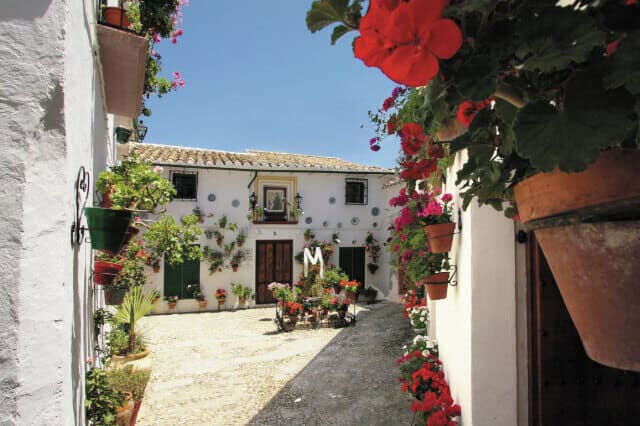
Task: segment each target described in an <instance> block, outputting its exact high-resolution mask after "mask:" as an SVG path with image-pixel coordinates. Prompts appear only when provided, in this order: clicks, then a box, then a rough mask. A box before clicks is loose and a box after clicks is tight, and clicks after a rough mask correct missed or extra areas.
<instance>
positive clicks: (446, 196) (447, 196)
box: [440, 193, 453, 203]
mask: <svg viewBox="0 0 640 426" xmlns="http://www.w3.org/2000/svg"><path fill="white" fill-rule="evenodd" d="M440 199H441V200H442V202H444V203H448V202H449V201H451V200H453V196H452V195H451V194H449V193H446V194H443V195H442V197H441V198H440Z"/></svg>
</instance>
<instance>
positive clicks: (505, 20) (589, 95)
mask: <svg viewBox="0 0 640 426" xmlns="http://www.w3.org/2000/svg"><path fill="white" fill-rule="evenodd" d="M359 3H360V2H353V4H352V5H351V7H345V8H341V9H340V10H338V11H336V10H331V11H332V12H336V13H329V14H327V13H316V14H310V15H309V16H310V19H309V22H308V24H309V27H310V28H311V29H312V30H317V29H319V28H322V27H324V26H326V25H329V23H330V22H332V21H340V22H342V25H343V26H342V27H340V28H341V30H340V31H339V34H344V33H346V32H347V31H348V30H350V29H360V30H361V36H360V37H359V38H357V39H356V40H355V42H354V53H355V56H356V57H358V58H360V59H362V60H363V61H364V62H365V63H366V64H367V65H369V66H376V67H379V68H380V69H381V70H382V71H383V72H384V73H385V74H387V75H388V76H389V77H390V78H392V79H393V80H394V81H396V82H397V83H400V84H405V85H407V86H409V87H415V88H416V89H411V90H409V91H408V92H409V94H408V95H407V96H408V97H409V98H410V99H411V102H407V103H405V104H404V105H405V107H406V109H405V108H403V109H401V110H399V111H398V114H397V115H396V120H397V123H395V125H394V126H393V127H394V128H395V129H396V130H392V131H391V132H390V133H397V132H398V130H400V129H403V127H404V126H406V125H407V124H415V125H417V126H418V127H417V128H416V129H415V130H416V131H415V132H406V131H404V130H401V131H400V134H401V139H402V145H403V153H404V155H403V157H402V159H401V170H400V173H399V174H400V176H401V177H402V179H403V180H406V182H407V188H409V187H410V186H411V185H412V184H414V183H415V182H416V181H426V180H428V179H430V178H438V176H441V175H442V172H443V170H442V169H441V168H440V166H439V165H440V164H442V161H441V160H444V159H446V158H447V156H449V155H451V154H454V153H456V152H457V151H460V150H463V149H466V150H467V153H468V161H467V162H466V164H465V165H464V166H463V168H462V169H461V170H460V171H459V172H458V174H457V181H456V184H457V185H459V186H460V187H461V189H462V190H463V191H462V193H461V196H462V199H463V202H462V207H463V208H466V207H467V206H468V205H469V203H470V202H471V201H472V200H474V199H475V200H477V201H478V202H479V204H481V205H482V204H488V205H491V206H493V207H494V208H496V209H497V210H504V212H505V214H506V215H507V216H508V217H517V216H516V215H518V214H519V216H520V218H521V219H522V220H523V221H524V222H525V223H526V224H527V226H528V227H529V229H534V230H535V233H536V237H537V239H538V241H539V243H540V246H541V248H542V250H543V252H544V253H545V256H546V258H547V259H548V261H549V266H550V268H551V271H552V272H553V274H554V277H555V279H556V281H557V283H558V287H559V288H560V292H561V294H562V297H563V299H564V301H565V304H566V306H567V309H568V311H569V313H570V315H571V317H572V320H573V322H574V324H575V325H576V328H577V330H578V333H579V335H580V337H581V339H582V341H583V344H584V347H585V350H586V352H587V354H588V355H589V356H590V357H591V358H592V359H594V360H596V361H598V362H600V363H603V364H605V365H609V366H613V367H617V368H623V369H632V370H636V371H638V370H640V341H639V340H638V339H635V338H634V337H635V336H634V335H633V333H634V330H636V329H638V328H639V327H640V313H639V312H638V309H636V307H637V306H638V305H639V304H640V293H639V292H637V291H636V283H635V278H634V276H635V275H637V274H633V273H631V274H629V273H628V269H629V266H631V267H633V268H634V271H637V269H638V264H639V262H638V260H637V259H638V253H639V252H640V238H638V236H639V235H640V227H639V226H638V216H637V214H636V213H637V211H638V206H637V199H638V197H639V196H640V180H639V179H637V173H636V167H637V164H638V161H640V153H639V151H638V147H639V144H638V141H639V140H638V135H637V132H634V130H633V129H636V128H637V126H638V122H639V119H640V112H639V111H640V110H638V108H637V95H638V88H637V84H636V83H635V79H636V72H635V70H636V68H637V67H636V63H635V58H636V57H637V51H638V46H639V45H640V32H639V30H640V19H639V18H640V6H638V2H637V1H628V2H626V1H619V2H614V1H605V2H579V3H576V4H574V5H573V6H575V7H571V6H567V5H566V4H564V3H555V4H550V3H548V2H546V1H543V0H530V1H524V2H522V4H521V7H517V8H511V7H506V8H505V7H503V6H505V4H504V3H503V2H495V3H491V4H487V3H484V2H456V3H453V4H447V3H445V2H442V3H434V4H433V5H432V6H433V7H432V8H431V9H430V11H429V14H428V16H429V19H435V21H431V22H432V23H434V22H438V23H440V24H442V25H446V26H447V27H448V28H449V29H448V31H446V32H444V31H443V32H431V33H429V34H435V35H434V38H430V39H429V41H428V43H429V44H432V45H433V46H436V45H439V46H444V47H445V49H443V50H439V49H436V50H437V54H436V53H434V52H430V51H428V49H427V50H423V51H421V53H420V54H419V55H417V56H415V55H412V54H409V52H408V50H410V49H411V47H410V46H411V45H410V44H409V43H407V44H406V45H403V46H404V47H402V48H401V49H388V50H386V51H385V49H386V46H387V43H388V42H391V38H393V40H394V41H393V43H398V40H400V39H404V38H405V37H409V38H411V33H412V31H411V29H410V28H412V27H411V25H407V24H408V22H405V21H404V20H403V19H396V20H393V24H391V25H386V23H388V22H391V19H390V16H392V15H393V16H397V15H400V16H406V17H413V16H414V12H416V13H418V12H419V8H421V7H423V5H422V4H421V3H420V2H413V1H412V2H384V4H382V3H383V2H379V3H376V4H375V5H374V6H379V7H370V8H369V10H368V13H367V14H366V15H365V16H364V17H363V16H362V8H361V7H360V8H358V6H360V4H359ZM313 5H314V6H313V7H315V8H316V11H318V10H322V6H323V3H322V2H314V3H313ZM445 6H446V7H445ZM329 9H332V8H329ZM424 10H426V9H422V11H423V12H424ZM326 11H327V10H324V12H326ZM329 15H330V16H329ZM420 16H421V17H426V16H427V14H420ZM478 17H480V19H481V23H480V24H478V25H468V23H469V22H471V21H474V20H475V19H478ZM412 22H413V21H412ZM422 23H423V24H425V25H430V24H426V21H423V22H422ZM463 23H464V25H463ZM514 23H518V24H517V25H516V24H514ZM567 28H571V30H570V31H569V32H567ZM425 34H426V32H425ZM496 34H499V35H500V37H499V39H500V42H496ZM505 40H506V41H507V42H505ZM423 41H424V40H423ZM399 44H400V45H402V43H399ZM541 46H544V48H541ZM403 51H404V52H403ZM390 55H393V57H394V60H393V61H388V58H389V56H390ZM427 58H428V60H429V62H430V63H431V66H425V67H414V65H416V64H418V63H423V64H424V63H426V62H425V61H426V60H427ZM423 86H426V88H425V89H420V87H423ZM396 101H397V98H395V97H394V98H392V99H391V103H395V102H396ZM414 117H420V119H419V121H420V122H417V123H410V122H408V121H410V120H415V118H414ZM385 124H389V123H388V122H387V123H385ZM593 129H598V131H594V130H593ZM373 146H375V149H379V144H374V145H373ZM445 163H446V161H445ZM449 164H450V163H449ZM604 182H606V184H605V183H604ZM621 217H624V218H627V220H624V221H621V220H617V219H619V218H621ZM612 218H614V219H616V220H612ZM614 235H615V236H614ZM623 236H626V237H627V238H626V239H623V238H621V237H623ZM613 240H617V243H616V244H612V245H610V246H609V247H608V248H607V249H606V250H603V241H609V242H612V241H613ZM611 259H616V261H615V262H612V261H611ZM621 265H622V266H621ZM612 283H615V284H612ZM612 289H614V290H613V291H612ZM605 301H606V302H605ZM629 342H633V343H629Z"/></svg>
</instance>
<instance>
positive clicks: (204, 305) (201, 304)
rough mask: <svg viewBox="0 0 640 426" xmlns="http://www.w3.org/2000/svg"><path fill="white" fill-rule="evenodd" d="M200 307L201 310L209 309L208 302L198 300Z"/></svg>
mask: <svg viewBox="0 0 640 426" xmlns="http://www.w3.org/2000/svg"><path fill="white" fill-rule="evenodd" d="M198 306H199V307H200V308H201V309H204V308H206V307H207V301H206V300H198Z"/></svg>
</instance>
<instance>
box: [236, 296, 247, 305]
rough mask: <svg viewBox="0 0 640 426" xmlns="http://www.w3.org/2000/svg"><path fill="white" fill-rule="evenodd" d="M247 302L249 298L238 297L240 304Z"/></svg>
mask: <svg viewBox="0 0 640 426" xmlns="http://www.w3.org/2000/svg"><path fill="white" fill-rule="evenodd" d="M245 303H247V299H245V298H244V297H241V298H239V299H238V304H239V305H240V306H244V304H245Z"/></svg>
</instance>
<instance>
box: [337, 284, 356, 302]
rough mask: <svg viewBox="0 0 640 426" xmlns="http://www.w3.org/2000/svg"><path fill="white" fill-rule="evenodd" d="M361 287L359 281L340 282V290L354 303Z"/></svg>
mask: <svg viewBox="0 0 640 426" xmlns="http://www.w3.org/2000/svg"><path fill="white" fill-rule="evenodd" d="M359 287H360V283H359V282H358V281H347V280H341V281H340V288H341V289H342V291H344V293H345V295H346V298H347V299H348V300H349V301H350V302H352V303H355V302H356V298H357V295H358V288H359Z"/></svg>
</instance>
